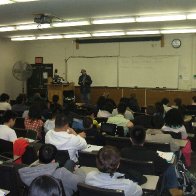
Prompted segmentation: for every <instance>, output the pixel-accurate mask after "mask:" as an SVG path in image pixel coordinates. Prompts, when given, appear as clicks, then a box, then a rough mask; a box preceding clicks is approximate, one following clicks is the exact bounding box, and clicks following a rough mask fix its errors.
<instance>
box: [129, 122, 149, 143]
mask: <svg viewBox="0 0 196 196" xmlns="http://www.w3.org/2000/svg"><path fill="white" fill-rule="evenodd" d="M130 137H131V140H132V142H133V144H135V145H141V144H143V143H144V141H145V138H146V131H145V129H144V128H143V127H142V126H139V125H138V126H137V125H136V126H134V127H133V128H131V129H130Z"/></svg>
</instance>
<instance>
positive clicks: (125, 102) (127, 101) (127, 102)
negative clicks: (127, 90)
mask: <svg viewBox="0 0 196 196" xmlns="http://www.w3.org/2000/svg"><path fill="white" fill-rule="evenodd" d="M119 103H124V104H125V105H126V106H127V107H129V98H126V97H122V98H121V99H120V102H119Z"/></svg>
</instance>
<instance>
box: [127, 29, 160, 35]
mask: <svg viewBox="0 0 196 196" xmlns="http://www.w3.org/2000/svg"><path fill="white" fill-rule="evenodd" d="M152 34H160V31H159V30H152V31H129V32H126V35H152Z"/></svg>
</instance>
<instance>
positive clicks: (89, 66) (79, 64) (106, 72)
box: [67, 57, 118, 87]
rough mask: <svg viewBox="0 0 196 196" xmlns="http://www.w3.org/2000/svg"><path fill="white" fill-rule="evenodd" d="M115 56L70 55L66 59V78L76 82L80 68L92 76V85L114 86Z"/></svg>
mask: <svg viewBox="0 0 196 196" xmlns="http://www.w3.org/2000/svg"><path fill="white" fill-rule="evenodd" d="M117 62H118V59H117V57H95V58H89V57H74V58H73V57H71V58H69V60H68V61H67V80H68V81H69V82H74V83H75V85H77V84H78V78H79V76H80V71H81V69H86V71H87V74H88V75H90V76H91V78H92V81H93V83H92V86H109V87H116V86H117V85H118V84H117V78H118V75H117Z"/></svg>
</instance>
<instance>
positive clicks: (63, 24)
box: [52, 20, 90, 27]
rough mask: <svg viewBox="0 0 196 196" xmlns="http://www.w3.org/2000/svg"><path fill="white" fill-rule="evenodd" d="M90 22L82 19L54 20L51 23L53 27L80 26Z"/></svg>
mask: <svg viewBox="0 0 196 196" xmlns="http://www.w3.org/2000/svg"><path fill="white" fill-rule="evenodd" d="M89 24H90V22H89V21H87V20H84V21H72V22H58V23H57V22H56V23H53V24H52V26H53V27H71V26H82V25H89Z"/></svg>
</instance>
